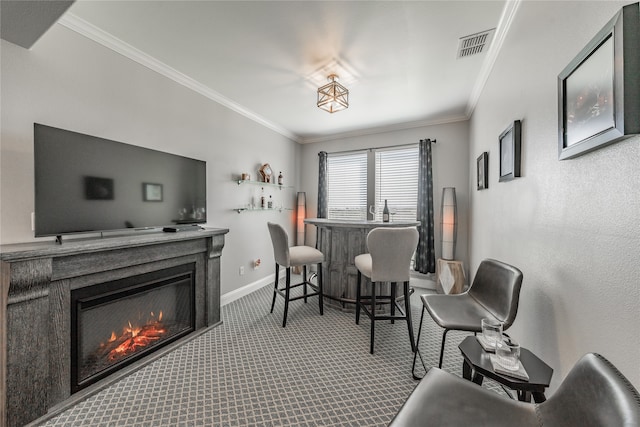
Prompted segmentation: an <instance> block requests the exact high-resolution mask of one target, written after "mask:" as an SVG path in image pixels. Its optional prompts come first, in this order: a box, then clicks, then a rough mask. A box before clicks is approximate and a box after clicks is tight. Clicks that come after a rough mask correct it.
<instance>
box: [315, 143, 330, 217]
mask: <svg viewBox="0 0 640 427" xmlns="http://www.w3.org/2000/svg"><path fill="white" fill-rule="evenodd" d="M318 157H319V160H320V164H319V165H318V214H317V218H326V217H327V210H328V207H327V152H326V151H321V152H319V153H318Z"/></svg>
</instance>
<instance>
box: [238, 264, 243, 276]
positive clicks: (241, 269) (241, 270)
mask: <svg viewBox="0 0 640 427" xmlns="http://www.w3.org/2000/svg"><path fill="white" fill-rule="evenodd" d="M238 273H240V275H241V276H242V275H244V266H243V265H241V266H240V270H239V271H238Z"/></svg>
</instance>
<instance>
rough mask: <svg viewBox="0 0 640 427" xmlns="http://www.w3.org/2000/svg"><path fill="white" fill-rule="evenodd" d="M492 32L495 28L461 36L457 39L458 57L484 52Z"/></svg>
mask: <svg viewBox="0 0 640 427" xmlns="http://www.w3.org/2000/svg"><path fill="white" fill-rule="evenodd" d="M494 32H495V28H493V29H491V30H487V31H483V32H481V33H476V34H471V35H470V36H465V37H462V38H461V39H460V40H459V41H458V58H465V57H467V56H471V55H476V54H478V53H482V52H484V51H485V49H486V48H487V47H488V46H489V44H490V43H491V39H492V38H493V33H494Z"/></svg>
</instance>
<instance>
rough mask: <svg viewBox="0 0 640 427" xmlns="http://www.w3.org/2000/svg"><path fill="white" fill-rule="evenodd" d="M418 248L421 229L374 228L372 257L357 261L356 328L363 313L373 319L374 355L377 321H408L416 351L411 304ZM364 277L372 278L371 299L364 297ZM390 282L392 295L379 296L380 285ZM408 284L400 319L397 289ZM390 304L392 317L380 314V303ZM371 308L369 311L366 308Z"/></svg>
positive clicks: (370, 237) (369, 237) (370, 244)
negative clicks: (413, 259) (411, 275)
mask: <svg viewBox="0 0 640 427" xmlns="http://www.w3.org/2000/svg"><path fill="white" fill-rule="evenodd" d="M417 245H418V230H416V228H415V227H380V228H374V229H373V230H371V231H370V232H369V234H368V235H367V249H368V250H369V253H368V254H362V255H358V256H357V257H356V258H355V264H356V268H357V269H358V279H357V280H358V283H357V288H356V325H357V324H358V323H359V322H360V310H361V309H362V310H364V312H365V314H366V315H367V316H369V318H370V319H371V337H370V344H369V352H370V353H371V354H373V341H374V336H375V323H376V320H391V322H393V321H394V320H406V321H407V326H408V328H409V339H410V340H411V350H412V351H415V344H414V340H413V326H412V324H411V302H410V301H409V297H410V295H411V294H410V292H409V268H410V266H411V257H412V256H413V253H414V252H415V250H416V246H417ZM362 275H364V276H366V277H368V278H369V279H371V297H368V296H363V295H362V291H361V287H362ZM380 282H390V286H391V295H380V296H376V283H380ZM400 282H402V283H403V285H404V307H405V309H404V310H405V311H404V313H403V312H402V308H401V307H400V306H398V310H400V314H401V315H400V316H396V314H395V309H396V305H397V303H396V286H397V284H398V283H400ZM381 302H389V303H390V311H391V313H390V315H376V304H379V303H381ZM365 304H366V305H369V308H370V309H367V307H366V305H365Z"/></svg>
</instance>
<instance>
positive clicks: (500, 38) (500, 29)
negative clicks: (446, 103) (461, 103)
mask: <svg viewBox="0 0 640 427" xmlns="http://www.w3.org/2000/svg"><path fill="white" fill-rule="evenodd" d="M521 1H522V0H509V1H506V2H505V5H504V9H503V10H502V16H500V22H498V26H497V28H496V32H495V34H494V36H493V42H492V43H491V46H490V47H489V51H488V52H487V57H486V58H485V60H484V62H483V63H482V67H481V68H480V73H479V75H478V78H477V79H476V84H475V85H474V86H473V90H472V91H471V95H470V96H469V101H468V102H467V109H466V112H465V114H466V115H467V117H471V115H472V114H473V110H474V109H475V108H476V104H477V103H478V100H479V99H480V95H481V94H482V91H483V90H484V86H485V84H486V83H487V80H488V79H489V74H491V70H493V66H494V65H495V63H496V59H497V58H498V54H499V53H500V50H501V49H502V44H503V43H504V40H505V38H506V37H507V33H508V32H509V27H511V23H512V22H513V19H514V17H515V15H516V12H517V10H518V7H519V6H520V3H521Z"/></svg>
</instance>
